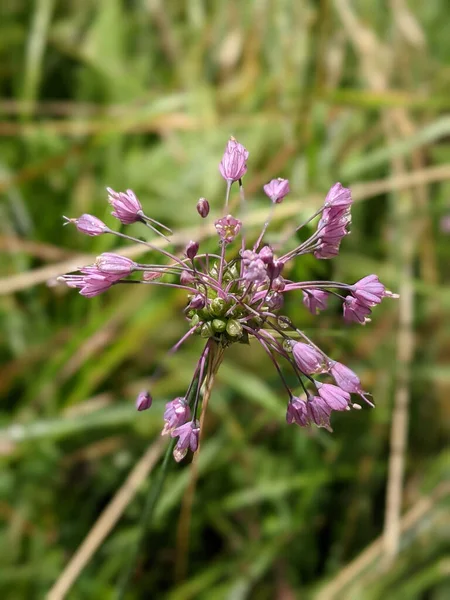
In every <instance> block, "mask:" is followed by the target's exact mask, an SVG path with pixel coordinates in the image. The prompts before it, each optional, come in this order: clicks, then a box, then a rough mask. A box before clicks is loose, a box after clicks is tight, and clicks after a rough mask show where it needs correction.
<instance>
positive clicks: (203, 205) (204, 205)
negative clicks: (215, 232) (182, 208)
mask: <svg viewBox="0 0 450 600" xmlns="http://www.w3.org/2000/svg"><path fill="white" fill-rule="evenodd" d="M197 212H198V214H199V215H200V216H201V217H202V219H205V218H206V217H207V216H208V215H209V202H208V200H207V199H206V198H200V200H199V201H198V202H197Z"/></svg>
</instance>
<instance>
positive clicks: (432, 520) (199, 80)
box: [0, 0, 450, 600]
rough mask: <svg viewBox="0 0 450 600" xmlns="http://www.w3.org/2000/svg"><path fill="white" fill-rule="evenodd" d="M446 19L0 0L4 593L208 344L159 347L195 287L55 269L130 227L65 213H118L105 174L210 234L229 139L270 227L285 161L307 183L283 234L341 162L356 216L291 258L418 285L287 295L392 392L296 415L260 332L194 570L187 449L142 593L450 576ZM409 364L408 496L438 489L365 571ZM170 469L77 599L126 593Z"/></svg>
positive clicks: (401, 7)
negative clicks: (341, 298)
mask: <svg viewBox="0 0 450 600" xmlns="http://www.w3.org/2000/svg"><path fill="white" fill-rule="evenodd" d="M348 11H350V12H348ZM408 11H409V12H408ZM349 18H350V21H348V19H349ZM352 18H357V19H358V22H357V23H355V22H352V21H351V19H352ZM449 18H450V8H449V6H448V3H447V2H446V1H445V0H428V1H427V2H426V3H423V2H419V1H418V0H410V1H409V2H408V3H406V2H404V3H402V2H399V3H394V2H392V3H384V2H379V3H378V2H373V1H369V0H361V1H360V2H355V1H353V2H351V3H350V2H347V1H345V2H344V1H343V0H335V1H332V0H322V1H320V2H319V1H317V2H315V1H312V0H311V1H310V2H306V1H294V0H273V1H272V2H261V1H259V0H258V1H257V0H252V1H249V2H239V1H237V0H231V1H228V2H215V3H213V2H205V1H204V0H189V2H176V1H175V0H170V1H168V2H162V1H149V2H144V1H141V0H134V1H131V0H130V1H125V0H122V1H120V0H102V1H94V0H82V1H80V2H76V3H73V2H68V1H67V0H35V1H34V2H30V1H26V0H17V1H15V0H14V1H12V0H10V1H8V0H6V1H5V2H2V3H1V6H0V86H1V87H0V249H1V253H0V397H1V404H0V428H1V429H0V451H1V453H0V462H1V472H2V475H1V476H0V518H1V521H2V525H3V527H2V528H1V530H0V565H1V568H0V593H1V597H2V598H5V599H8V600H9V599H11V600H13V599H14V600H15V599H22V598H24V599H25V598H26V599H27V600H28V599H33V598H43V597H45V596H46V594H47V593H48V591H49V590H50V588H51V587H52V585H53V584H54V583H55V581H56V580H57V579H58V577H59V576H60V575H61V573H62V572H63V569H64V568H65V566H66V565H67V564H68V562H69V560H70V558H71V557H72V555H73V554H74V552H75V551H76V550H77V548H78V547H79V546H80V544H81V543H82V542H83V540H84V539H85V537H86V536H87V535H88V534H89V532H90V531H91V529H92V527H93V525H94V523H95V521H96V519H97V518H98V516H99V515H100V514H101V512H102V511H103V509H104V508H105V507H106V505H107V504H108V502H109V501H110V500H111V499H112V498H113V497H114V496H115V494H116V492H117V490H118V489H119V488H120V486H121V485H122V483H123V482H124V480H125V479H126V477H127V475H128V474H129V473H130V472H131V471H132V469H133V467H134V466H135V465H136V463H137V462H138V460H139V459H140V457H141V456H142V455H143V454H144V452H145V450H146V448H147V447H148V446H149V445H150V444H152V443H154V442H155V441H156V440H157V439H158V438H159V432H160V428H161V421H162V411H163V406H164V402H165V401H167V400H168V399H170V398H173V397H174V396H177V395H182V394H183V393H184V391H185V389H186V387H187V385H188V384H189V381H190V376H191V374H192V369H193V367H194V365H195V363H196V360H197V356H198V352H199V348H200V343H199V340H192V341H191V342H190V343H189V344H186V345H185V346H184V347H183V348H182V349H181V350H180V352H179V353H177V354H176V355H175V356H174V357H172V358H170V359H168V360H167V359H166V358H165V353H166V351H167V350H168V348H169V347H170V346H171V345H172V344H173V343H174V342H175V341H176V340H177V339H178V338H179V337H180V336H181V335H182V333H183V332H184V331H185V321H184V320H183V318H182V315H181V311H182V308H183V306H184V296H183V294H182V293H178V291H172V290H169V292H168V293H167V292H166V291H165V290H160V289H156V290H153V289H147V287H146V289H144V290H143V291H142V290H140V289H139V290H138V291H136V289H135V287H136V286H132V287H133V289H132V290H130V289H128V288H126V286H124V287H125V288H126V289H124V290H122V289H119V288H114V289H112V290H110V291H109V293H107V294H105V295H103V296H101V297H99V298H96V299H93V300H87V299H85V298H82V297H80V296H79V295H78V294H76V293H75V292H74V291H71V290H69V289H66V288H64V287H61V286H52V285H50V286H49V285H46V280H47V279H49V278H50V279H53V278H54V277H56V276H57V275H58V274H60V273H62V272H64V271H65V267H64V266H63V263H64V262H66V261H68V260H70V261H75V264H79V263H78V261H81V263H80V264H83V263H84V262H86V261H88V259H86V258H82V257H80V255H82V254H84V255H96V254H98V253H100V252H104V251H110V250H113V249H115V248H117V243H116V242H115V240H114V239H112V238H111V239H110V238H109V237H108V236H101V237H99V238H88V237H85V236H81V235H79V234H77V232H76V231H75V229H74V228H63V227H62V215H68V216H77V215H79V214H81V213H83V212H91V213H95V214H96V215H97V216H99V217H100V218H102V219H105V221H106V222H107V223H108V224H112V222H113V219H112V217H111V216H110V215H109V213H108V207H107V203H106V194H105V187H106V186H111V187H113V188H115V189H126V188H132V189H133V190H134V191H135V192H136V194H137V195H138V196H139V198H140V199H141V201H142V203H143V205H144V208H145V210H146V212H147V213H149V214H151V216H153V217H154V218H155V219H158V220H163V221H164V222H165V223H167V224H168V225H170V227H172V228H173V229H174V230H175V231H177V232H181V233H180V238H179V239H180V240H183V239H185V240H188V239H190V237H191V236H192V235H193V233H192V232H194V233H197V234H198V235H200V236H202V237H203V238H204V243H205V244H206V245H208V244H209V243H210V241H209V239H210V238H211V234H210V233H209V232H208V231H206V230H205V229H204V228H202V225H203V224H200V225H199V219H198V215H197V213H196V211H195V204H196V202H197V200H198V198H199V197H201V196H205V197H207V198H208V199H209V201H210V203H211V205H212V207H213V210H216V211H218V210H220V207H221V205H222V201H223V197H224V184H223V180H222V179H221V178H220V176H219V174H218V170H217V166H218V163H219V161H220V159H221V155H222V152H223V147H224V145H225V142H226V140H227V139H228V137H229V136H230V135H234V136H235V137H237V138H238V139H239V140H240V141H241V142H242V143H243V144H245V146H246V147H247V148H248V149H249V151H250V161H249V171H248V174H247V175H246V177H245V189H246V195H247V197H248V198H249V210H250V215H249V217H250V222H251V226H250V229H251V234H252V235H254V236H256V235H257V234H258V232H259V228H260V226H261V224H262V223H263V222H264V220H265V217H266V208H267V205H266V200H265V197H264V196H263V194H262V185H263V184H264V183H266V182H267V181H268V180H269V179H271V178H272V177H278V176H281V177H288V178H289V179H290V182H291V189H292V193H291V194H290V197H288V198H287V199H286V200H285V202H284V204H283V205H282V206H280V207H279V208H280V211H279V212H278V214H277V216H276V219H275V221H274V224H273V226H272V229H271V232H272V235H273V236H276V234H277V233H278V232H279V231H282V230H283V229H284V228H286V227H288V226H289V224H291V223H292V221H293V219H295V221H298V222H300V221H301V220H303V218H304V217H305V216H307V215H308V214H309V213H310V212H311V211H312V209H313V208H314V207H317V206H318V204H319V203H320V198H322V197H323V195H324V193H326V191H327V189H328V187H329V186H330V185H331V184H332V183H334V182H335V181H338V180H339V181H342V183H343V184H345V185H350V186H351V187H352V188H353V189H354V191H355V197H356V199H357V202H356V203H355V206H354V209H353V225H352V235H351V236H349V237H347V238H346V239H345V240H344V242H343V245H342V252H341V254H340V256H339V257H337V258H336V259H334V260H333V261H322V262H320V264H317V262H318V261H313V260H309V259H308V258H307V259H305V260H304V261H300V262H301V264H298V266H297V267H296V273H295V274H296V276H298V277H301V278H304V279H315V278H322V277H323V278H334V279H340V280H348V281H352V280H353V281H356V280H357V279H358V278H360V277H362V276H364V275H365V274H367V273H371V272H376V273H378V274H379V275H380V278H382V280H383V281H384V282H385V283H386V285H387V286H388V287H389V288H390V289H392V290H394V291H397V292H400V293H401V294H403V299H402V300H401V301H400V303H395V302H388V301H386V302H385V303H384V304H383V305H382V306H380V307H378V308H377V309H376V310H375V311H374V315H373V322H372V323H371V324H370V325H368V326H366V327H360V328H359V327H356V326H354V327H345V326H344V325H343V323H342V321H341V319H340V317H339V314H338V310H337V308H336V310H335V309H333V308H332V309H331V310H330V311H328V312H326V313H325V314H322V315H321V317H318V318H313V317H311V316H310V315H309V314H306V311H305V310H304V309H303V306H302V305H301V302H300V301H299V300H298V298H297V299H292V300H290V301H289V303H288V306H287V310H289V314H290V316H291V317H292V319H293V320H295V322H296V323H297V324H298V326H299V327H302V328H304V329H305V330H307V331H308V334H310V335H311V337H312V338H313V339H315V340H316V341H317V342H318V343H320V345H321V346H322V347H323V349H324V350H325V351H326V352H328V353H330V354H331V355H332V356H333V357H335V358H336V359H339V360H342V361H343V362H345V363H346V364H348V365H349V366H350V367H352V368H354V369H355V370H357V371H358V373H359V374H360V375H361V378H362V380H363V384H364V387H365V388H366V389H369V390H370V391H371V392H372V393H373V395H374V399H375V402H376V405H377V406H376V409H375V410H369V409H367V410H363V411H359V412H357V413H356V411H355V414H340V415H336V418H335V419H334V422H333V425H334V430H335V431H334V433H333V434H332V435H330V434H329V433H328V432H325V431H323V430H317V431H314V432H313V433H311V434H309V433H307V432H304V431H300V430H298V429H295V428H294V427H287V426H286V424H285V421H284V411H285V401H284V394H283V390H282V388H281V386H280V383H279V381H278V379H277V377H276V375H275V373H272V371H271V370H270V369H269V364H268V362H266V357H265V356H264V355H263V352H261V351H260V350H259V349H258V348H256V347H255V348H254V347H252V348H251V352H249V351H248V349H247V347H234V346H233V347H232V348H231V349H230V350H229V351H228V352H227V354H226V357H225V362H224V364H223V365H222V367H221V369H220V372H219V376H218V381H217V385H216V388H215V390H214V392H213V396H212V399H211V402H210V404H209V409H208V410H209V414H208V419H207V425H206V434H205V441H204V443H203V445H202V450H201V453H200V460H199V480H198V483H197V489H196V493H195V499H194V504H193V511H192V519H191V537H190V544H189V554H188V563H189V568H188V573H187V575H186V577H185V578H184V580H183V581H176V579H175V571H176V568H177V563H179V562H180V560H182V559H183V556H182V552H181V551H180V540H179V539H177V530H178V520H179V515H180V506H181V503H182V499H183V496H184V495H185V493H186V490H187V488H188V486H189V481H190V477H191V471H190V469H189V465H188V464H182V465H181V466H175V465H174V466H172V468H171V470H170V472H169V474H168V479H167V481H166V484H165V486H164V489H163V492H162V495H161V498H160V501H159V503H158V505H157V507H156V513H155V516H154V519H153V520H152V523H150V525H149V526H148V528H147V529H146V531H145V532H144V534H145V537H144V544H143V547H142V550H141V552H140V554H139V557H138V561H137V564H136V571H135V574H134V577H133V579H132V581H131V585H130V586H129V588H128V592H127V596H126V597H127V598H129V599H138V598H168V599H170V600H188V599H191V598H192V599H196V600H197V599H200V600H203V599H205V600H206V599H210V598H214V600H215V599H216V598H217V599H219V600H220V599H224V600H225V599H227V600H240V599H247V598H249V599H252V600H253V599H256V600H266V599H271V598H282V597H286V598H287V597H293V598H315V597H318V598H323V600H328V598H335V597H336V598H355V599H356V600H360V599H361V600H381V599H384V598H396V599H402V600H403V599H405V600H413V599H427V600H441V599H443V598H445V597H447V596H448V594H449V591H450V590H449V584H448V569H449V565H448V558H446V556H447V557H448V536H447V537H446V536H445V533H444V532H445V527H448V523H446V520H445V509H446V508H448V506H446V504H448V489H447V492H446V491H445V488H443V487H442V486H445V485H446V482H447V485H448V481H449V471H448V442H447V440H448V436H449V432H450V429H449V423H448V417H449V411H448V405H447V398H448V394H449V391H450V390H449V377H448V362H449V361H448V358H449V352H450V346H449V341H448V340H449V339H450V338H449V333H450V330H449V325H448V323H449V312H450V302H449V298H450V296H449V291H448V285H449V281H450V279H449V271H448V255H449V252H450V237H449V234H448V233H447V234H445V233H444V232H442V231H441V230H440V226H439V223H440V219H441V218H442V217H443V216H444V215H447V214H449V213H450V200H449V198H450V183H449V182H450V145H449V143H448V133H449V118H448V116H447V115H446V111H447V110H448V108H449V104H450V102H449V100H448V89H449V85H450V70H449V67H448V65H449V60H450V38H449V36H448V22H449ZM349 23H351V26H349ZM370 35H372V36H375V38H373V39H375V40H377V41H376V43H372V44H370V39H372V38H370ZM367 40H368V41H369V43H367ZM361 41H362V42H363V45H361ZM364 43H366V45H365V46H364ZM380 77H381V80H382V81H383V82H384V84H383V85H381V86H380V87H377V85H376V81H379V79H376V78H380ZM374 78H375V79H376V81H375V83H374ZM234 200H236V198H234ZM131 231H132V234H136V235H141V233H142V232H141V230H140V229H139V227H138V226H137V225H136V226H133V227H132V228H131ZM214 243H215V242H214V240H213V239H212V238H211V247H214V246H212V244H214ZM44 268H46V269H47V270H46V271H43V270H42V269H44ZM405 298H406V300H405ZM409 299H412V305H411V318H406V319H405V317H404V315H405V313H404V311H405V307H406V310H408V300H409ZM402 311H403V312H402ZM402 315H403V316H402ZM405 332H406V337H405ZM411 340H413V341H414V348H413V351H412V353H411V356H408V347H406V348H405V345H406V346H409V344H410V343H411ZM399 344H400V346H401V347H402V352H400V354H399V352H398V346H399ZM405 352H406V359H405V358H404V357H405ZM161 362H164V364H165V368H166V371H165V374H164V377H162V378H161V379H159V380H158V382H157V383H156V384H155V386H154V388H153V390H152V391H153V395H154V398H155V400H154V405H153V407H152V409H151V410H150V411H148V412H146V413H143V414H137V413H136V411H135V408H134V399H135V396H136V394H137V393H138V392H139V391H140V390H141V389H142V388H143V387H145V386H146V385H147V384H148V381H149V378H150V376H151V374H152V373H153V371H154V369H155V367H156V366H157V365H158V364H159V363H161ZM403 381H404V382H405V383H404V384H403V383H402V382H403ZM402 385H404V386H405V389H406V391H407V396H408V397H409V399H410V402H409V406H408V409H407V413H408V416H409V430H408V434H407V448H406V450H405V460H406V462H405V482H404V486H403V494H402V499H401V508H402V514H403V513H407V512H408V511H409V510H411V509H414V510H415V509H417V507H418V506H419V508H420V502H422V501H423V502H425V503H427V502H428V504H426V505H425V506H424V510H423V512H420V511H419V512H418V513H417V516H416V517H414V514H415V513H413V515H412V517H411V518H410V519H409V520H407V521H406V524H405V526H404V529H403V530H402V533H401V536H400V547H399V552H398V554H397V556H396V557H395V558H394V559H393V561H392V562H391V564H390V565H389V566H388V567H386V565H384V566H383V561H382V554H383V550H382V549H381V550H380V549H379V550H378V551H375V552H374V554H373V555H369V557H368V559H367V561H366V562H363V563H362V564H361V565H360V566H358V564H356V566H353V567H350V571H347V570H346V566H347V565H348V564H349V563H350V562H351V561H352V560H353V559H354V558H356V557H358V556H359V555H360V554H361V553H362V552H364V550H365V549H367V548H368V547H369V546H370V545H371V544H372V543H373V542H374V541H375V540H376V539H377V538H378V536H380V535H381V534H382V532H383V524H384V520H385V516H386V502H385V494H386V486H387V475H388V464H389V458H390V452H391V451H390V436H391V424H392V422H393V419H395V411H394V406H395V403H396V399H397V401H398V395H399V389H401V388H402ZM153 477H154V473H151V474H150V475H149V477H145V478H144V481H143V482H142V485H141V487H140V488H139V490H138V492H137V493H136V495H135V496H134V498H133V499H132V500H131V501H130V502H129V504H128V505H127V507H126V509H125V511H124V513H123V515H122V516H121V518H120V519H119V521H118V523H117V525H115V526H114V527H113V528H112V529H111V530H110V531H109V533H108V535H107V537H106V540H105V541H104V542H103V543H102V544H101V545H100V548H99V549H98V550H97V551H96V552H94V553H93V554H92V555H90V556H89V559H88V560H87V564H86V566H85V568H84V569H83V570H82V571H81V573H80V575H79V576H78V577H77V578H76V580H75V581H74V583H73V585H72V586H71V589H70V592H69V594H68V597H69V598H74V599H78V598H80V599H85V598H102V599H103V598H105V599H107V598H114V597H115V594H116V593H117V588H118V582H119V581H120V579H121V577H122V576H123V572H124V569H125V568H126V564H127V560H126V559H127V557H129V555H130V553H131V549H132V547H133V544H134V543H135V540H136V539H137V536H138V535H139V530H140V528H139V522H140V515H141V512H142V509H143V506H144V504H145V499H146V497H147V494H148V491H149V488H150V487H151V484H152V481H154V479H153ZM438 486H441V487H438ZM418 503H419V504H418ZM180 555H181V558H180ZM184 559H186V557H184ZM178 567H179V564H178ZM347 574H350V575H347ZM346 578H347V579H346ZM327 585H329V587H326V586H327ZM289 594H291V595H289ZM321 594H322V596H321Z"/></svg>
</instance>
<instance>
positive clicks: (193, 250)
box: [185, 240, 198, 260]
mask: <svg viewBox="0 0 450 600" xmlns="http://www.w3.org/2000/svg"><path fill="white" fill-rule="evenodd" d="M185 252H186V256H187V257H188V258H190V259H191V260H193V259H194V258H195V257H196V256H197V252H198V242H193V241H192V240H191V241H190V242H189V243H188V245H187V246H186V251H185Z"/></svg>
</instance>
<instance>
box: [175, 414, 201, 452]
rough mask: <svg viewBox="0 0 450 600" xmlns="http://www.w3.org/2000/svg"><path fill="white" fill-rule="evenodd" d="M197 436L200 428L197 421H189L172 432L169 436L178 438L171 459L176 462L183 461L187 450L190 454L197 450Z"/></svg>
mask: <svg viewBox="0 0 450 600" xmlns="http://www.w3.org/2000/svg"><path fill="white" fill-rule="evenodd" d="M199 434H200V427H199V422H198V421H189V422H188V423H185V424H184V425H181V426H180V427H177V428H176V429H174V430H173V431H172V433H171V434H170V435H171V436H172V437H178V442H177V444H176V446H175V448H174V451H173V457H174V458H175V460H176V461H177V462H180V460H183V458H184V457H185V456H186V454H187V451H188V449H189V448H190V449H191V450H192V452H195V451H196V450H197V448H198V439H199Z"/></svg>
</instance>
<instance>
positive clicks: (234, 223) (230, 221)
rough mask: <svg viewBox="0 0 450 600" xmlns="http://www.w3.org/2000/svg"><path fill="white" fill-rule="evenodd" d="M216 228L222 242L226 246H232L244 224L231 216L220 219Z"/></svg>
mask: <svg viewBox="0 0 450 600" xmlns="http://www.w3.org/2000/svg"><path fill="white" fill-rule="evenodd" d="M214 226H215V228H216V231H217V233H218V234H219V236H220V238H221V240H222V241H223V242H225V243H226V244H230V243H231V242H232V241H233V240H234V239H235V237H236V236H237V235H238V233H239V231H240V230H241V227H242V223H241V221H239V220H238V219H235V218H234V217H232V216H231V215H227V216H226V217H222V218H221V219H218V220H217V221H216V222H215V223H214Z"/></svg>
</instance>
